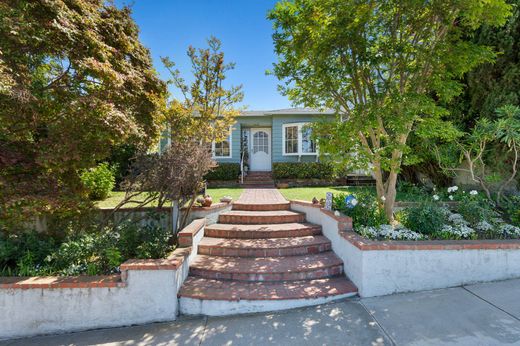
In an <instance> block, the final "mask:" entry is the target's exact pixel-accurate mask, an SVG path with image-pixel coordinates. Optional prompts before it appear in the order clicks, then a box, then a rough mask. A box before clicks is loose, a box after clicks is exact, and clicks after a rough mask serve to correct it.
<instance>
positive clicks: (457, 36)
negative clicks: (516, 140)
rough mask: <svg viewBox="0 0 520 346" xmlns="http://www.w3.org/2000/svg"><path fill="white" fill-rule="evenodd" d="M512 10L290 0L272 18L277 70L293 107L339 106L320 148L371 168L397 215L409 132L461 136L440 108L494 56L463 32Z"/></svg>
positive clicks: (460, 4) (464, 4)
mask: <svg viewBox="0 0 520 346" xmlns="http://www.w3.org/2000/svg"><path fill="white" fill-rule="evenodd" d="M509 11H510V6H509V5H507V4H506V3H505V2H504V1H503V0H491V1H486V2H482V1H474V0H463V1H460V0H457V1H455V0H447V1H428V2H422V1H413V0H406V1H393V0H381V1H372V0H365V1H354V0H321V1H318V0H295V1H282V2H279V3H277V4H276V6H275V8H274V9H273V10H272V11H271V12H270V13H269V15H268V18H269V19H271V20H272V21H273V22H274V29H275V32H274V34H273V40H274V44H275V51H276V53H277V54H278V56H279V60H278V62H277V63H276V64H275V65H274V71H273V73H274V74H275V75H276V76H277V77H278V78H279V79H280V80H282V81H284V82H285V83H284V84H283V85H281V86H280V89H281V91H282V92H283V93H284V94H285V95H288V96H289V98H290V99H291V100H292V101H293V102H294V103H296V104H303V105H305V106H309V107H329V108H333V109H335V110H336V112H337V114H338V117H337V120H336V121H335V122H330V123H321V124H319V125H317V126H315V128H314V130H315V135H316V137H317V138H318V141H319V145H320V148H321V150H320V151H321V152H322V153H324V152H325V153H327V154H328V158H329V159H330V160H331V161H333V162H335V163H337V164H339V165H343V166H345V165H346V166H350V168H367V167H369V168H370V169H371V170H372V171H373V173H374V176H375V179H376V189H377V195H378V197H379V200H380V203H382V204H383V205H384V209H385V213H386V215H387V217H388V218H389V219H390V220H392V219H393V205H394V202H395V197H396V183H397V175H398V173H399V171H400V167H401V165H402V163H403V159H407V160H413V159H414V157H413V155H411V154H412V153H410V151H409V146H408V145H407V140H408V138H409V135H410V133H411V132H412V131H413V132H414V133H417V134H419V135H421V136H424V137H431V136H439V137H442V138H450V137H453V136H456V135H457V134H458V132H457V131H456V130H455V129H454V128H452V127H451V126H450V124H449V123H448V122H445V121H443V119H442V118H443V116H445V115H446V114H447V110H446V109H445V108H444V107H442V106H441V105H440V104H441V103H446V102H448V101H449V100H451V99H452V98H453V97H454V96H456V95H458V94H459V93H460V92H461V84H460V82H459V81H458V80H459V79H460V78H461V77H462V76H463V75H464V73H466V72H468V71H470V70H471V69H472V68H474V67H475V66H477V65H479V64H481V63H483V62H490V61H493V59H494V57H495V55H494V53H493V52H492V50H491V49H489V48H487V47H485V46H481V45H478V44H476V43H472V42H467V41H464V40H462V38H461V33H462V31H463V30H475V29H477V28H478V27H480V26H481V25H483V24H486V25H490V26H495V25H502V24H504V23H505V21H506V19H507V16H508V14H509Z"/></svg>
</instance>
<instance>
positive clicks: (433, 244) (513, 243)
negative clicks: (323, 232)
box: [340, 231, 520, 251]
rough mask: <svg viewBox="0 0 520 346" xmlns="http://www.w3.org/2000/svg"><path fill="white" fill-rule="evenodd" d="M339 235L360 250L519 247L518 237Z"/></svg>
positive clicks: (342, 233) (506, 248) (351, 233)
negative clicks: (452, 237)
mask: <svg viewBox="0 0 520 346" xmlns="http://www.w3.org/2000/svg"><path fill="white" fill-rule="evenodd" d="M340 235H341V236H342V237H343V238H344V239H346V240H347V241H348V242H350V243H351V244H352V245H354V246H355V247H357V248H358V249H360V250H362V251H386V250H389V251H396V250H418V251H419V250H421V251H428V250H514V249H520V239H483V240H417V241H413V240H384V241H382V240H371V239H367V238H365V237H363V236H361V235H359V234H357V233H356V232H353V231H343V232H340Z"/></svg>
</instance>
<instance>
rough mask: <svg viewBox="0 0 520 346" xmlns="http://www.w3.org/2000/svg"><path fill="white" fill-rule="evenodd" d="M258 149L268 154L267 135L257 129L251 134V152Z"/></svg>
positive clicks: (255, 151)
mask: <svg viewBox="0 0 520 346" xmlns="http://www.w3.org/2000/svg"><path fill="white" fill-rule="evenodd" d="M259 151H263V152H264V153H266V154H267V155H269V135H268V134H267V133H266V132H264V131H258V132H256V133H255V134H254V135H253V154H256V153H257V152H259Z"/></svg>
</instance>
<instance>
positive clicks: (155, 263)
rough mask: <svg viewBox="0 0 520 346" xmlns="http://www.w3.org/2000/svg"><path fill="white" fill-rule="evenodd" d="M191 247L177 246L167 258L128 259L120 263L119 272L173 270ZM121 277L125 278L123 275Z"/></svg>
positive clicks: (188, 252)
mask: <svg viewBox="0 0 520 346" xmlns="http://www.w3.org/2000/svg"><path fill="white" fill-rule="evenodd" d="M190 253H191V247H185V248H177V249H175V250H174V251H173V252H172V253H171V255H170V256H168V257H167V258H158V259H130V260H128V261H126V262H125V263H123V264H121V267H120V268H121V272H123V273H124V272H125V271H127V270H175V269H177V268H179V267H180V266H181V265H182V263H184V260H185V259H186V258H187V257H188V256H189V255H190ZM123 278H126V277H125V275H124V276H123Z"/></svg>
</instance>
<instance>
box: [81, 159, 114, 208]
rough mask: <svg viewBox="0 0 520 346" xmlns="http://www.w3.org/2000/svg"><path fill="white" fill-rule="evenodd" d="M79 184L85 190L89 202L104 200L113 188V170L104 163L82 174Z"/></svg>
mask: <svg viewBox="0 0 520 346" xmlns="http://www.w3.org/2000/svg"><path fill="white" fill-rule="evenodd" d="M81 182H82V183H83V185H84V186H85V187H86V188H87V190H88V196H89V198H90V199H91V200H93V201H99V200H102V199H105V198H107V197H108V194H109V193H110V191H112V190H113V189H114V186H115V177H114V169H113V168H111V167H110V166H109V165H108V163H106V162H103V163H100V164H99V165H97V167H95V168H90V169H89V170H86V171H85V172H83V173H82V174H81Z"/></svg>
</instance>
